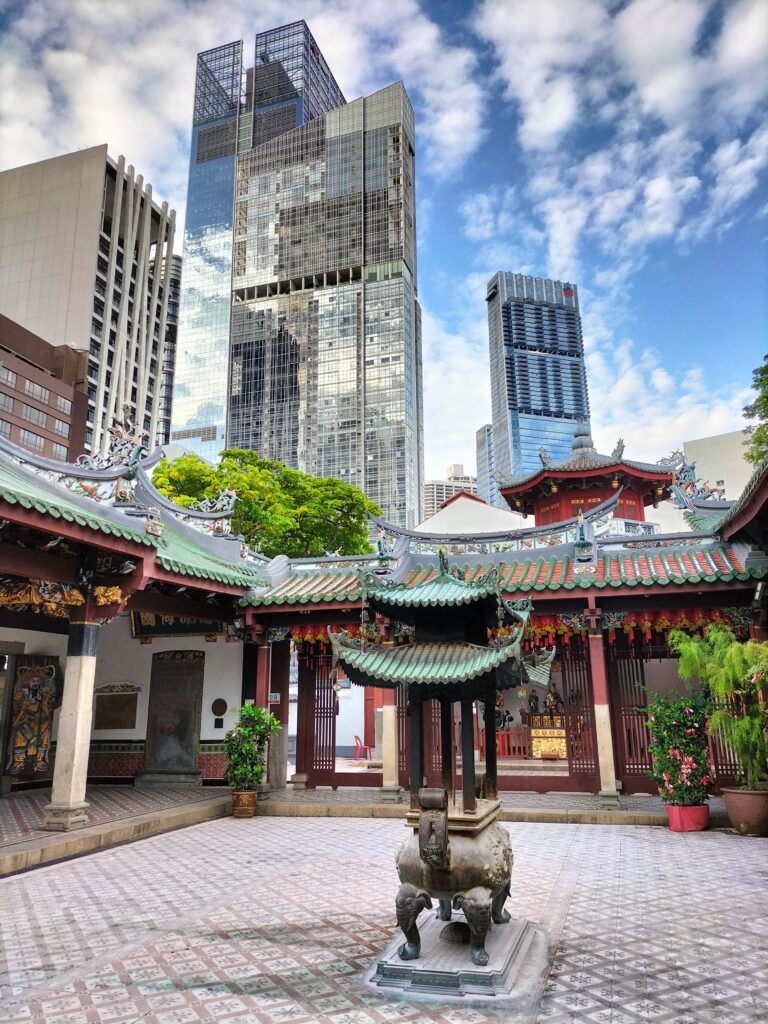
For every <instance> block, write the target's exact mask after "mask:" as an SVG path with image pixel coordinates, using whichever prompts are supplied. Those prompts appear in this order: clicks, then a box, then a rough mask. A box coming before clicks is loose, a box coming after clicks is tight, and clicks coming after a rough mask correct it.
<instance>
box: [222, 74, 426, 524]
mask: <svg viewBox="0 0 768 1024" xmlns="http://www.w3.org/2000/svg"><path fill="white" fill-rule="evenodd" d="M414 272H415V218H414V144H413V112H412V109H411V106H410V102H409V100H408V96H407V94H406V92H405V90H404V88H403V87H402V85H400V84H397V85H393V86H390V87H389V88H387V89H383V90H381V91H380V92H378V93H376V94H374V95H373V96H371V97H368V98H366V99H359V100H355V101H354V102H353V103H349V104H346V105H344V106H341V107H339V108H338V109H336V110H332V111H329V112H328V113H326V114H325V115H324V116H322V117H317V118H315V119H313V120H312V121H310V122H308V123H306V124H303V125H300V126H299V127H297V128H295V129H293V130H291V131H287V132H283V133H282V134H280V135H278V136H275V137H273V138H271V139H269V140H267V141H266V142H264V143H262V144H261V145H260V146H256V147H254V148H253V149H252V150H250V151H249V152H246V153H241V154H240V156H239V157H238V168H237V183H236V198H235V256H234V264H233V278H232V283H233V296H234V305H233V310H232V369H231V379H232V387H231V392H230V404H229V420H228V423H229V427H228V443H229V444H230V445H232V446H237V447H245V448H254V449H257V450H258V451H260V452H262V453H263V454H264V455H265V456H268V457H270V458H276V459H280V460H281V461H283V462H285V463H287V464H288V465H292V466H295V467H297V468H300V469H303V470H305V471H307V472H310V473H313V474H316V475H318V476H334V477H338V478H339V479H341V480H345V481H347V482H349V483H354V484H356V485H357V486H359V487H361V488H363V489H364V490H365V492H366V493H367V494H368V495H369V497H371V498H372V499H373V500H374V501H376V502H377V503H378V504H379V505H380V506H381V507H382V510H383V512H384V515H385V516H386V517H387V518H388V519H391V520H392V521H393V522H396V523H398V524H400V525H403V526H405V525H409V526H410V525H415V523H416V522H417V521H418V519H419V517H420V506H421V497H420V495H421V483H422V476H423V474H422V469H421V467H422V464H423V455H422V450H421V445H422V440H421V435H422V430H421V415H422V413H421V336H420V333H421V325H420V316H419V309H418V303H417V300H416V282H415V273H414Z"/></svg>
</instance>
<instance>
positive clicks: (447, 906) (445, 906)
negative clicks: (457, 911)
mask: <svg viewBox="0 0 768 1024" xmlns="http://www.w3.org/2000/svg"><path fill="white" fill-rule="evenodd" d="M437 917H438V919H439V920H440V921H450V920H451V901H450V900H440V906H439V907H438V909H437Z"/></svg>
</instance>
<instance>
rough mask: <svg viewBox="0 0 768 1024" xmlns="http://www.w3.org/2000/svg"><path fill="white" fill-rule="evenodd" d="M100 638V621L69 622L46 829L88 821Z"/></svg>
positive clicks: (72, 826)
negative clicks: (61, 699)
mask: <svg viewBox="0 0 768 1024" xmlns="http://www.w3.org/2000/svg"><path fill="white" fill-rule="evenodd" d="M98 638H99V626H98V624H97V623H92V622H72V623H70V626H69V643H68V645H67V665H66V668H65V670H64V696H63V701H62V705H61V711H60V713H59V731H58V734H57V737H56V762H55V764H54V769H53V792H52V793H51V802H50V803H49V804H48V806H47V807H46V808H45V818H44V824H43V828H45V829H51V830H54V831H58V832H68V831H70V830H71V829H76V828H82V827H83V826H84V825H87V823H88V815H87V814H86V809H87V807H88V804H87V803H86V802H85V784H86V780H87V777H88V754H89V751H90V745H91V718H92V714H93V684H94V680H95V677H96V646H97V643H98Z"/></svg>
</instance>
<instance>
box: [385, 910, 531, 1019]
mask: <svg viewBox="0 0 768 1024" xmlns="http://www.w3.org/2000/svg"><path fill="white" fill-rule="evenodd" d="M452 924H453V926H454V927H453V930H454V932H455V931H457V930H458V929H457V928H456V925H459V926H461V925H463V926H464V928H465V929H466V931H467V944H457V943H455V942H447V941H446V940H445V939H444V938H442V937H441V933H442V932H443V929H444V928H446V927H450V926H449V925H447V924H446V922H445V921H440V920H438V918H437V917H436V916H435V911H434V910H431V911H425V912H424V913H423V914H422V915H421V917H420V918H419V933H420V935H421V956H420V957H419V958H418V960H401V959H400V957H399V956H398V953H397V951H398V949H399V948H400V947H401V946H402V944H403V942H404V938H403V936H402V934H398V936H397V938H395V939H394V940H393V941H392V942H391V943H390V944H389V946H388V947H387V949H386V950H385V952H384V955H383V956H382V957H381V958H380V959H379V960H378V962H377V963H376V964H374V965H373V967H372V968H371V969H370V970H369V971H368V973H367V974H366V977H365V980H366V982H367V983H368V984H369V985H371V986H372V987H374V988H377V989H389V990H394V991H399V992H402V993H409V994H412V995H418V997H419V998H420V999H421V998H423V997H424V996H425V995H432V996H436V997H439V998H440V999H444V998H446V997H448V998H450V997H453V998H458V999H463V998H466V997H471V998H473V999H474V998H478V997H490V998H493V999H494V1001H495V1000H496V999H503V1000H512V1001H515V1000H516V999H519V1000H520V1001H521V1002H523V1003H525V1002H527V1000H528V998H529V997H530V995H531V993H532V990H533V989H535V988H536V985H537V983H538V982H539V981H540V980H541V979H542V978H543V977H544V974H545V971H546V970H547V968H548V966H549V955H548V944H547V941H546V938H545V935H544V933H543V932H542V931H541V930H540V929H538V928H534V926H533V925H531V924H529V923H528V921H526V920H524V919H517V920H512V921H510V922H509V923H508V924H502V925H494V926H493V927H492V928H491V931H490V932H489V934H488V936H487V938H486V940H485V948H486V951H487V952H488V954H489V956H490V959H489V961H488V963H487V964H486V966H485V967H477V966H476V965H475V964H473V963H472V960H471V958H470V954H469V945H468V940H469V934H468V933H469V926H468V925H467V924H466V921H465V918H464V915H463V914H462V913H461V912H460V911H454V914H453V918H452Z"/></svg>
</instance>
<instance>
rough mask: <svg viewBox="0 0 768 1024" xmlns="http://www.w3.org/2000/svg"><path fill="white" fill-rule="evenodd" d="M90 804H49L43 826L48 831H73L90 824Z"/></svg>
mask: <svg viewBox="0 0 768 1024" xmlns="http://www.w3.org/2000/svg"><path fill="white" fill-rule="evenodd" d="M89 806H90V804H79V805H78V806H77V807H61V806H57V805H56V804H47V805H46V807H45V816H44V817H43V824H42V828H43V829H44V830H45V831H46V832H71V831H73V829H76V828H84V827H85V826H86V825H87V824H88V814H87V810H88V807H89Z"/></svg>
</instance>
